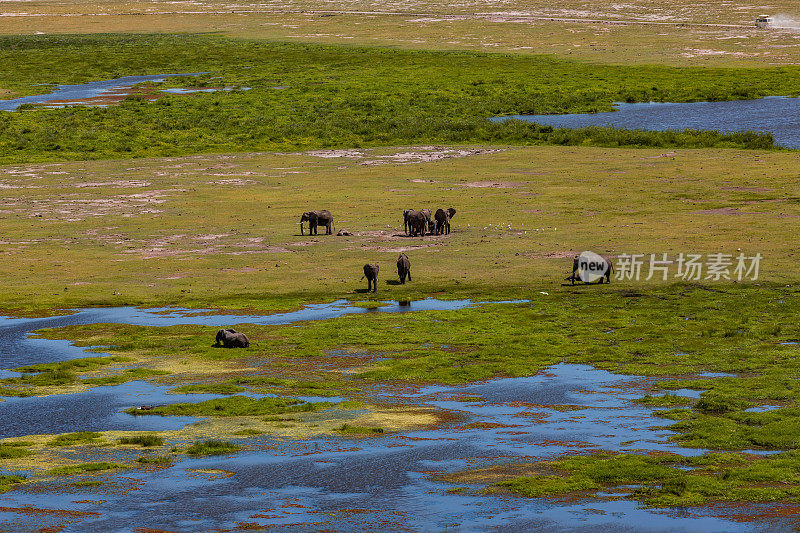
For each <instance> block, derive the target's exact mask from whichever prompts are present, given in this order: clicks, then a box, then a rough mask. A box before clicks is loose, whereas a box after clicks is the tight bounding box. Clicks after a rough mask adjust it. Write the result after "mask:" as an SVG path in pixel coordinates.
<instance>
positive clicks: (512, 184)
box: [459, 181, 525, 189]
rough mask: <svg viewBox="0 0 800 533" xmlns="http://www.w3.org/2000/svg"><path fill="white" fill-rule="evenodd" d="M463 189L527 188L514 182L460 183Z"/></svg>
mask: <svg viewBox="0 0 800 533" xmlns="http://www.w3.org/2000/svg"><path fill="white" fill-rule="evenodd" d="M459 185H461V186H462V187H468V188H471V189H474V188H488V189H513V188H516V187H525V184H524V183H516V182H513V181H471V182H469V183H459Z"/></svg>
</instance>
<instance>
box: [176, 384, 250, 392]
mask: <svg viewBox="0 0 800 533" xmlns="http://www.w3.org/2000/svg"><path fill="white" fill-rule="evenodd" d="M245 390H247V389H245V388H244V387H240V386H238V385H233V384H232V383H193V384H191V385H182V386H180V387H176V388H174V389H172V390H171V391H170V393H172V394H237V393H239V392H244V391H245Z"/></svg>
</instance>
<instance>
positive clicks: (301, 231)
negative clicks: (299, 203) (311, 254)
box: [300, 220, 304, 235]
mask: <svg viewBox="0 0 800 533" xmlns="http://www.w3.org/2000/svg"><path fill="white" fill-rule="evenodd" d="M300 235H304V233H303V221H302V220H301V221H300Z"/></svg>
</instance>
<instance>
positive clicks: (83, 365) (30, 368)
mask: <svg viewBox="0 0 800 533" xmlns="http://www.w3.org/2000/svg"><path fill="white" fill-rule="evenodd" d="M129 361H131V359H130V358H129V357H121V356H110V357H83V358H80V359H70V360H69V361H58V362H55V363H40V364H38V365H26V366H21V367H18V368H14V369H13V370H14V372H26V373H34V372H43V373H44V372H59V371H68V372H93V371H95V370H98V369H99V368H102V367H104V366H107V365H110V364H112V363H126V362H129Z"/></svg>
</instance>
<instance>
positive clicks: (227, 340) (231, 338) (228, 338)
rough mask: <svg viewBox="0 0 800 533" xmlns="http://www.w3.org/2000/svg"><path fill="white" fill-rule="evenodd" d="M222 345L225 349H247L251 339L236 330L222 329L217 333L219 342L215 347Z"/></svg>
mask: <svg viewBox="0 0 800 533" xmlns="http://www.w3.org/2000/svg"><path fill="white" fill-rule="evenodd" d="M220 345H221V346H223V347H224V348H247V347H248V346H250V339H248V338H247V335H245V334H244V333H239V332H237V331H236V330H235V329H230V328H228V329H221V330H219V331H218V332H217V342H216V344H214V346H220Z"/></svg>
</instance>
